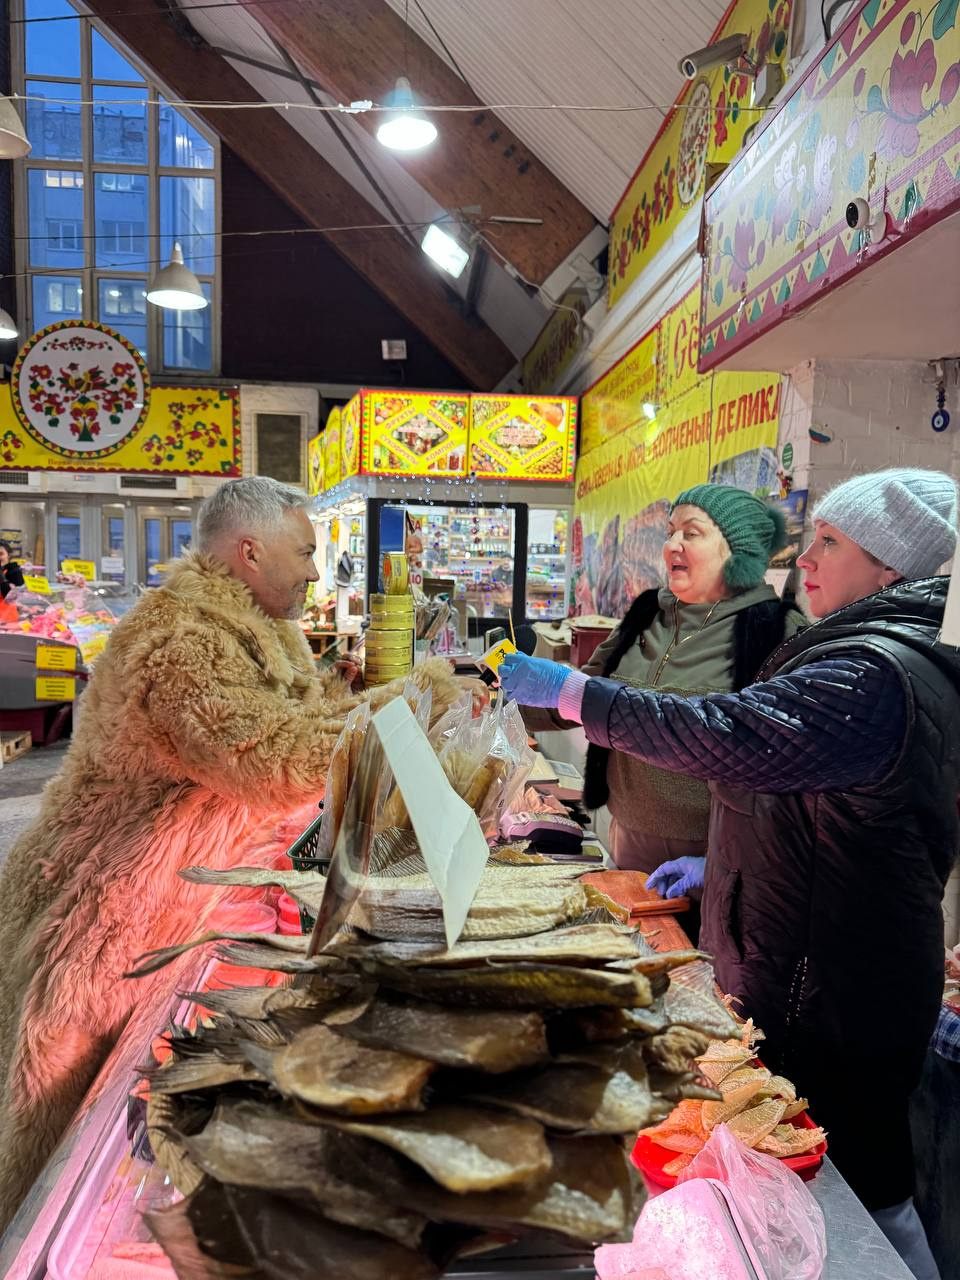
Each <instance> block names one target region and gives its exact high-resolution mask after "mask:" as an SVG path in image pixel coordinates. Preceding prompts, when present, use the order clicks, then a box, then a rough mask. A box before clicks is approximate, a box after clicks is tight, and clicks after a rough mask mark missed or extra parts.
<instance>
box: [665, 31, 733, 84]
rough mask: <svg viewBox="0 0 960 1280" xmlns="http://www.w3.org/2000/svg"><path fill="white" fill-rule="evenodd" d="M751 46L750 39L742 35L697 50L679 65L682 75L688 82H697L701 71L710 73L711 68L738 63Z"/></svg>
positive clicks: (681, 60) (682, 59)
mask: <svg viewBox="0 0 960 1280" xmlns="http://www.w3.org/2000/svg"><path fill="white" fill-rule="evenodd" d="M749 46H750V37H749V36H745V35H742V34H739V33H738V34H737V35H733V36H727V38H726V39H725V40H718V41H717V43H716V44H708V45H707V47H706V48H705V49H697V50H695V51H694V52H693V53H688V54H687V55H686V56H685V57H683V58H681V59H680V61H679V63H678V64H677V65H678V66H679V68H680V74H681V75H683V76H685V77H686V78H687V79H688V80H696V78H697V76H698V75H699V74H700V72H701V71H709V70H710V69H711V67H723V66H726V64H727V63H728V62H736V61H737V59H738V58H742V57H743V55H744V54H745V53H746V52H747V49H748V48H749Z"/></svg>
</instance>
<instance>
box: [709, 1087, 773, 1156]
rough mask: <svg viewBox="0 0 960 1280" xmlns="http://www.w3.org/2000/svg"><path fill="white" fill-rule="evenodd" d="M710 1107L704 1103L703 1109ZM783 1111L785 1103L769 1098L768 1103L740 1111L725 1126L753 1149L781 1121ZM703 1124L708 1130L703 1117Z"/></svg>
mask: <svg viewBox="0 0 960 1280" xmlns="http://www.w3.org/2000/svg"><path fill="white" fill-rule="evenodd" d="M710 1105H711V1104H710V1103H708V1102H707V1103H704V1108H706V1107H708V1106H710ZM785 1110H786V1104H785V1103H783V1102H780V1101H778V1100H777V1099H776V1098H771V1099H770V1101H769V1102H761V1103H760V1105H759V1106H757V1107H750V1108H749V1109H748V1110H747V1111H741V1112H740V1114H739V1115H738V1116H734V1117H733V1119H732V1120H728V1121H727V1125H728V1127H729V1129H730V1132H731V1133H734V1134H736V1136H737V1137H738V1138H739V1139H740V1141H741V1142H744V1143H746V1145H747V1146H748V1147H755V1146H756V1145H757V1143H758V1142H759V1141H760V1140H761V1139H762V1138H765V1137H766V1136H767V1134H768V1133H772V1132H773V1131H774V1129H775V1128H776V1127H777V1125H778V1124H779V1123H780V1121H781V1120H782V1119H783V1113H784V1111H785ZM704 1124H705V1125H706V1126H707V1128H708V1129H709V1128H710V1125H709V1124H707V1120H706V1117H704Z"/></svg>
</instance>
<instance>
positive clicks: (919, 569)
mask: <svg viewBox="0 0 960 1280" xmlns="http://www.w3.org/2000/svg"><path fill="white" fill-rule="evenodd" d="M813 518H814V519H815V520H826V522H827V523H828V524H832V525H833V526H834V528H835V529H839V530H840V532H841V533H845V534H846V535H847V537H848V538H852V539H853V541H854V542H855V543H856V544H857V546H859V547H863V549H864V551H869V552H870V554H871V555H873V556H876V557H877V559H878V560H882V561H883V563H884V564H885V565H888V566H889V567H890V568H891V569H896V571H897V572H898V573H901V574H903V576H904V577H905V578H926V577H929V576H930V575H931V574H934V573H936V572H937V570H938V569H939V568H940V566H941V565H942V564H944V563H945V562H946V561H947V560H949V559H950V557H951V556H952V555H953V553H954V551H955V550H956V546H957V484H956V481H955V480H953V479H952V478H951V477H950V476H948V475H947V474H946V473H945V472H943V471H922V470H920V469H919V468H916V467H894V468H892V469H891V470H889V471H872V472H871V473H870V474H869V475H865V476H854V477H853V479H852V480H845V481H844V483H843V484H839V485H837V487H836V488H835V489H831V490H830V492H829V493H828V494H827V495H826V497H824V498H823V499H821V501H820V502H819V503H817V505H816V507H815V508H814V511H813Z"/></svg>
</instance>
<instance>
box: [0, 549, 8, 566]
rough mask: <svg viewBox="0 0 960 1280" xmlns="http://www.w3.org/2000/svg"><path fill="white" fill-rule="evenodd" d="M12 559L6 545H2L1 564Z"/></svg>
mask: <svg viewBox="0 0 960 1280" xmlns="http://www.w3.org/2000/svg"><path fill="white" fill-rule="evenodd" d="M9 559H10V553H9V552H8V551H7V548H6V547H0V565H3V564H6V563H7V561H8V560H9Z"/></svg>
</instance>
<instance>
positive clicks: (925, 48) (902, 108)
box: [868, 40, 937, 159]
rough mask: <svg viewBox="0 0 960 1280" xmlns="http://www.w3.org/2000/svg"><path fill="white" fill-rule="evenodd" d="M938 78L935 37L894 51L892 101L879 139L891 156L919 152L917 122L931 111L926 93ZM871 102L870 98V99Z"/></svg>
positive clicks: (878, 148) (879, 147) (887, 106)
mask: <svg viewBox="0 0 960 1280" xmlns="http://www.w3.org/2000/svg"><path fill="white" fill-rule="evenodd" d="M936 79H937V55H936V53H935V52H934V47H933V41H932V40H925V41H924V42H923V44H922V45H921V46H920V48H919V49H917V50H916V51H914V50H912V49H907V50H906V52H904V53H897V54H894V57H893V61H892V63H891V64H890V83H889V88H888V93H889V102H888V103H887V104H886V106H885V116H884V121H883V124H882V125H881V128H880V137H879V138H878V140H877V150H878V151H879V152H881V154H883V155H886V156H889V157H890V158H891V159H893V158H895V157H897V156H912V155H916V152H917V148H918V147H919V146H920V130H919V129H918V127H917V126H918V125H919V124H920V123H921V122H922V121H924V120H925V119H926V118H927V116H928V115H929V114H930V109H928V108H927V107H925V106H924V95H925V94H926V93H927V91H928V90H929V89H932V88H933V86H934V84H935V82H936ZM868 103H869V99H868Z"/></svg>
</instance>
